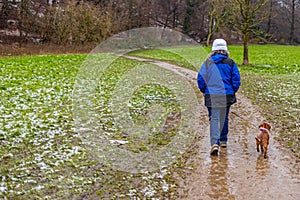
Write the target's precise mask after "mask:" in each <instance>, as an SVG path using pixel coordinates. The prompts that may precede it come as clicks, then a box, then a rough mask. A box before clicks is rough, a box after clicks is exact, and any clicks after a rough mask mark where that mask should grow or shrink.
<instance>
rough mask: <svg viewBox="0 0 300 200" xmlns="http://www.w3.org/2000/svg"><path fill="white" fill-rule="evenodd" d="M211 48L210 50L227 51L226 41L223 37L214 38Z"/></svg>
mask: <svg viewBox="0 0 300 200" xmlns="http://www.w3.org/2000/svg"><path fill="white" fill-rule="evenodd" d="M211 50H212V51H218V50H224V51H228V49H227V43H226V41H225V40H224V39H215V40H214V42H213V45H212V49H211Z"/></svg>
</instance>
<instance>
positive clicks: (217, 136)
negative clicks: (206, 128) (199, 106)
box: [207, 106, 230, 145]
mask: <svg viewBox="0 0 300 200" xmlns="http://www.w3.org/2000/svg"><path fill="white" fill-rule="evenodd" d="M207 108H208V115H209V121H210V144H211V145H214V144H218V145H220V142H222V143H227V139H228V138H227V135H228V114H229V110H230V106H227V107H213V108H212V107H207Z"/></svg>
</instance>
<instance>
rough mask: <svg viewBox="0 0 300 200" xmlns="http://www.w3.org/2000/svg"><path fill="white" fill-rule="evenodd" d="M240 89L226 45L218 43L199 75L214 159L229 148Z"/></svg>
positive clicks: (238, 74) (238, 78) (220, 40)
mask: <svg viewBox="0 0 300 200" xmlns="http://www.w3.org/2000/svg"><path fill="white" fill-rule="evenodd" d="M240 85H241V82H240V73H239V70H238V67H237V65H236V63H235V62H234V61H233V60H232V59H230V58H229V52H228V49H227V43H226V41H225V40H224V39H216V40H214V42H213V45H212V52H211V54H210V55H209V56H208V58H207V60H206V61H205V62H204V63H203V64H202V67H201V69H200V71H199V73H198V87H199V89H200V91H201V92H202V93H203V94H204V100H205V106H206V107H207V109H208V115H209V121H210V144H211V152H210V154H211V155H218V151H219V146H221V147H225V148H226V147H227V140H228V138H227V135H228V114H229V110H230V106H231V105H232V104H234V103H236V97H235V93H236V92H237V91H238V89H239V87H240Z"/></svg>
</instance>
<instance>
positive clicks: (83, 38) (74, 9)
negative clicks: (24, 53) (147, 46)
mask: <svg viewBox="0 0 300 200" xmlns="http://www.w3.org/2000/svg"><path fill="white" fill-rule="evenodd" d="M299 19H300V0H163V1H162V0H0V31H1V32H0V35H1V38H0V40H1V41H0V42H2V43H9V42H11V41H15V40H17V41H18V42H20V43H22V42H26V41H28V40H32V41H34V42H38V41H43V42H51V43H56V44H88V43H91V42H101V41H102V40H103V39H105V38H108V37H110V36H111V35H113V34H115V33H119V32H121V31H125V30H129V29H132V28H139V27H146V26H161V27H168V28H172V29H175V30H178V31H181V32H183V33H185V34H187V35H189V36H190V37H192V38H194V39H195V40H196V41H198V42H202V43H204V44H209V42H210V41H211V40H212V39H213V38H215V37H224V38H225V39H227V40H228V41H234V42H240V43H242V44H244V46H245V48H246V49H247V44H248V42H249V41H253V42H278V43H285V44H287V43H288V44H296V43H300V36H299V35H300V23H299V21H300V20H299ZM11 38H13V39H12V40H11ZM246 53H247V52H246Z"/></svg>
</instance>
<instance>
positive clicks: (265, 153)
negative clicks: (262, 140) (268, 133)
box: [264, 146, 268, 158]
mask: <svg viewBox="0 0 300 200" xmlns="http://www.w3.org/2000/svg"><path fill="white" fill-rule="evenodd" d="M267 151H268V147H267V146H264V158H267Z"/></svg>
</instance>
